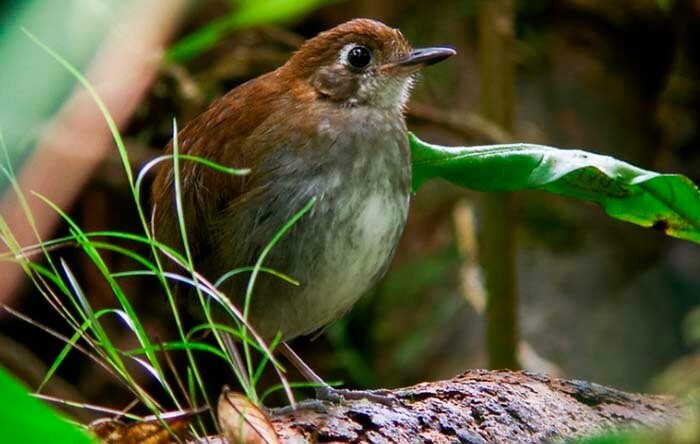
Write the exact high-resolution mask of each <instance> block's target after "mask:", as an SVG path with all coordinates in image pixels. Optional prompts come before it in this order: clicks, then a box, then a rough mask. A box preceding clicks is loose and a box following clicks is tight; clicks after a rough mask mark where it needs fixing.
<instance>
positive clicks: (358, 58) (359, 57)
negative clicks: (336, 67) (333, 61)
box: [340, 43, 372, 69]
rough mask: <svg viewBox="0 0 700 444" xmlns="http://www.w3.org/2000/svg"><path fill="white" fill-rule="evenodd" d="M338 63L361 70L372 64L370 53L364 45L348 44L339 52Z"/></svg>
mask: <svg viewBox="0 0 700 444" xmlns="http://www.w3.org/2000/svg"><path fill="white" fill-rule="evenodd" d="M340 63H342V64H344V65H347V66H350V67H351V68H353V69H363V68H366V67H367V66H369V64H370V63H372V51H370V50H369V48H367V47H366V46H364V45H360V44H358V43H349V44H347V45H345V46H343V49H342V50H341V51H340Z"/></svg>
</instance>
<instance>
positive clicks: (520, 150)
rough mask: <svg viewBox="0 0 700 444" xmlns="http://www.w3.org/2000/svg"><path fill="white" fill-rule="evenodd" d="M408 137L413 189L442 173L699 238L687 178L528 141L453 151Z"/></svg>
mask: <svg viewBox="0 0 700 444" xmlns="http://www.w3.org/2000/svg"><path fill="white" fill-rule="evenodd" d="M409 138H410V142H411V153H412V157H413V189H414V190H416V189H418V187H419V186H420V185H421V184H423V183H424V182H425V181H426V180H428V179H431V178H437V177H440V178H443V179H447V180H449V181H450V182H453V183H455V184H457V185H460V186H462V187H465V188H471V189H474V190H478V191H515V190H523V189H538V190H544V191H549V192H551V193H556V194H561V195H564V196H569V197H575V198H578V199H583V200H588V201H592V202H596V203H598V204H600V205H601V206H602V207H603V208H604V209H605V211H606V212H607V213H608V215H610V216H612V217H614V218H616V219H620V220H624V221H626V222H631V223H634V224H637V225H641V226H643V227H653V228H658V229H661V230H663V231H664V232H666V233H667V234H669V235H670V236H674V237H678V238H681V239H686V240H690V241H693V242H697V243H700V192H699V191H698V188H697V186H696V185H695V184H694V183H693V182H692V181H691V180H690V179H688V178H687V177H685V176H682V175H679V174H660V173H656V172H653V171H647V170H643V169H641V168H638V167H635V166H634V165H630V164H628V163H625V162H622V161H620V160H617V159H614V158H612V157H610V156H602V155H599V154H593V153H588V152H585V151H580V150H562V149H557V148H552V147H548V146H542V145H534V144H526V143H519V144H509V145H488V146H475V147H453V148H452V147H444V146H439V145H431V144H428V143H425V142H423V141H421V140H420V139H418V138H417V137H416V136H414V135H413V134H410V135H409Z"/></svg>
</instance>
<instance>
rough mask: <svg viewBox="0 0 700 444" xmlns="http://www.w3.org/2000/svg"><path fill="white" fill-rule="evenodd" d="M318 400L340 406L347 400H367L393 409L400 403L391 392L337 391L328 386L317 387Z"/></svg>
mask: <svg viewBox="0 0 700 444" xmlns="http://www.w3.org/2000/svg"><path fill="white" fill-rule="evenodd" d="M316 399H317V400H322V401H327V402H334V403H338V404H342V403H343V402H344V401H347V400H356V399H366V400H368V401H372V402H377V403H379V404H384V405H386V406H389V407H393V406H394V404H396V403H397V402H398V400H397V399H396V397H395V396H394V395H392V394H391V392H390V391H389V390H348V389H336V388H333V387H331V386H330V385H327V384H324V385H322V386H319V387H316Z"/></svg>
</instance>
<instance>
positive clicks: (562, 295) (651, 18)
mask: <svg viewBox="0 0 700 444" xmlns="http://www.w3.org/2000/svg"><path fill="white" fill-rule="evenodd" d="M256 3H258V4H262V3H265V4H266V5H268V6H269V7H268V8H267V9H266V8H258V9H256V8H255V7H252V6H251V5H255V4H256ZM287 3H290V2H284V1H280V0H269V1H267V2H265V1H263V0H257V1H253V0H247V1H243V0H240V1H224V0H200V1H196V2H187V1H184V0H182V1H180V0H177V1H163V0H160V1H159V0H148V1H140V2H139V1H109V0H66V1H64V2H45V1H40V0H37V1H19V0H16V1H12V0H10V1H7V0H6V1H0V60H2V64H3V68H2V69H1V70H0V134H2V137H3V140H4V143H5V145H6V147H7V152H8V156H7V158H8V159H7V161H9V163H10V164H11V165H12V168H13V170H14V172H15V174H16V175H17V177H18V179H19V182H20V185H21V186H22V188H23V190H25V192H27V193H28V194H29V191H30V190H36V191H39V192H41V193H43V194H45V195H47V196H49V197H50V198H51V199H52V200H53V201H54V202H56V203H57V204H58V205H59V206H60V207H61V208H62V209H63V210H65V211H67V212H68V214H69V215H70V217H71V218H72V219H73V220H75V221H76V223H78V224H79V225H80V226H81V227H82V228H83V229H84V230H86V231H88V230H89V231H97V230H120V231H125V232H138V231H139V230H140V224H139V221H138V219H137V217H136V212H135V207H134V202H133V197H132V195H131V194H130V191H129V188H128V182H127V179H126V176H125V174H124V169H123V166H122V164H121V159H120V158H119V156H118V152H117V150H116V148H115V146H114V143H113V141H112V138H111V136H110V134H109V130H108V127H107V125H106V124H105V122H104V119H103V118H102V116H101V115H100V113H99V110H98V109H97V107H96V106H95V105H94V103H93V102H92V101H91V99H90V98H89V97H88V96H87V94H85V92H84V91H83V90H82V89H80V88H78V87H77V84H76V81H75V78H74V77H73V76H72V75H71V74H70V73H69V72H68V71H67V70H66V69H65V68H64V67H62V66H61V65H60V64H58V63H57V62H56V61H55V60H53V59H52V58H51V57H50V56H48V55H47V53H46V52H44V51H43V50H42V49H41V48H40V47H39V46H37V45H36V44H35V43H33V42H32V41H31V40H30V38H29V37H28V36H27V35H26V34H25V33H23V32H22V29H21V28H25V29H26V30H28V31H29V32H30V33H32V34H34V35H36V36H37V37H38V38H39V39H41V40H42V41H43V42H44V43H46V44H47V45H49V46H50V47H51V48H53V49H54V50H55V51H56V52H57V53H59V54H60V55H61V56H62V57H64V58H65V59H66V60H68V61H69V62H70V63H71V64H73V65H74V66H76V67H77V68H78V69H79V70H80V71H81V72H85V73H87V75H88V77H89V79H90V80H91V82H92V83H93V84H94V85H95V88H96V89H97V91H98V92H99V94H100V95H101V96H102V97H103V99H104V100H105V103H106V105H107V107H108V108H109V110H110V112H111V113H112V115H113V116H114V119H115V121H116V124H117V125H118V126H119V128H120V129H121V133H122V136H123V138H124V141H125V144H126V148H127V150H128V152H129V156H130V159H131V162H132V166H133V168H134V169H138V168H140V167H141V166H142V165H143V164H145V163H146V162H148V161H149V160H151V159H153V158H155V157H156V156H158V155H160V154H161V153H162V148H163V147H164V145H165V144H166V143H167V142H168V140H169V139H170V137H171V132H172V122H173V118H176V119H177V121H178V123H179V125H180V126H184V124H185V123H186V122H187V121H188V120H189V119H190V118H192V117H193V116H194V115H196V114H197V113H198V112H200V111H201V110H203V109H204V107H205V106H206V105H207V104H208V103H209V102H210V101H212V100H213V99H215V98H216V97H219V96H221V95H222V94H224V93H225V92H226V91H228V90H229V89H231V88H233V87H235V86H236V85H238V84H240V83H242V82H244V81H246V80H248V79H250V78H253V77H256V76H258V75H260V74H263V73H265V72H268V71H270V70H273V69H275V68H276V67H277V66H279V65H281V64H282V63H284V61H285V60H286V59H287V58H288V57H289V56H290V54H291V53H292V51H294V49H295V48H296V47H298V46H299V44H301V43H302V42H303V41H304V39H306V38H308V37H311V36H313V35H315V34H316V33H318V32H320V31H322V30H325V29H327V28H330V27H332V26H334V25H336V24H339V23H341V22H343V21H346V20H349V19H351V18H355V17H371V18H375V19H378V20H381V21H383V22H385V23H387V24H389V25H391V26H394V27H398V28H400V29H401V31H402V32H403V33H404V34H405V35H406V36H407V38H408V39H409V41H411V42H412V43H413V44H414V45H415V46H431V45H450V46H453V47H455V48H456V49H457V51H458V55H457V56H456V57H455V58H453V59H452V60H450V61H449V62H446V63H442V64H440V65H437V66H435V67H431V68H430V69H428V70H425V71H424V73H423V75H422V77H421V79H420V81H419V82H418V84H417V86H416V88H415V91H414V94H413V96H412V97H413V98H412V101H411V105H410V107H409V110H408V126H409V128H410V129H411V130H412V131H414V132H415V133H416V134H417V135H418V136H419V137H420V138H422V139H423V140H426V141H430V142H432V143H439V144H444V145H477V144H489V143H496V142H504V141H519V142H532V143H540V144H545V145H551V146H556V147H560V148H580V149H585V150H589V151H593V152H597V153H601V154H608V155H612V156H615V157H617V158H620V159H622V160H625V161H627V162H630V163H633V164H635V165H638V166H640V167H642V168H646V169H653V170H656V171H660V172H677V173H682V174H685V175H687V176H688V177H690V178H691V179H692V180H693V181H694V182H695V183H700V150H699V149H698V147H699V146H700V145H699V143H700V132H699V127H698V125H699V124H700V2H699V1H697V0H618V1H615V2H609V1H604V0H556V1H554V0H551V1H548V0H540V1H527V2H526V1H512V2H509V1H502V0H498V1H493V2H491V1H489V2H486V1H484V2H480V1H477V0H433V1H430V2H425V1H417V0H412V1H407V0H401V1H399V0H382V1H377V0H347V1H331V2H329V1H321V0H315V1H314V0H305V1H298V2H293V3H295V6H291V7H289V6H285V5H286V4H287ZM251 10H252V11H253V12H251ZM261 10H262V12H260V11H261ZM256 11H257V12H256ZM246 14H247V15H246ZM256 14H257V15H256ZM149 180H150V176H149ZM0 190H2V191H3V192H4V197H3V199H2V202H0V215H2V216H3V218H5V219H6V220H7V221H8V224H9V225H10V228H11V229H12V230H13V232H14V233H15V235H16V237H17V239H18V240H19V242H20V243H21V244H22V245H31V244H34V243H36V237H35V234H34V232H33V229H32V228H31V227H30V225H29V224H28V223H27V221H26V218H24V216H23V215H22V211H21V205H20V203H19V202H18V201H17V199H16V198H14V194H13V193H12V191H11V188H10V186H9V184H8V182H7V181H3V182H2V183H1V184H0ZM144 195H147V193H144ZM29 204H30V206H31V207H32V209H33V212H34V214H35V217H36V226H37V227H38V230H39V231H40V232H41V235H42V237H43V238H44V239H50V238H53V237H59V236H62V235H66V234H67V233H68V227H67V225H66V224H65V223H63V222H61V221H60V218H59V217H58V216H57V215H56V214H55V212H54V211H53V210H51V209H50V208H48V207H47V206H46V205H44V204H42V203H40V202H39V201H38V199H36V198H34V197H31V196H30V198H29ZM144 204H147V202H146V201H145V199H144ZM494 238H496V241H494V240H493V239H494ZM143 253H144V254H148V253H147V250H146V249H145V248H144V250H143ZM52 254H53V255H54V256H55V257H60V258H63V259H65V260H66V261H67V263H68V264H69V265H70V266H71V269H72V270H73V271H74V273H75V274H76V277H77V279H78V280H79V281H80V283H81V285H82V287H83V289H84V290H85V293H86V294H87V295H88V297H89V299H90V300H91V301H92V303H93V304H94V305H95V306H96V307H110V306H113V305H114V304H116V301H115V299H114V295H113V293H112V291H111V289H110V287H109V285H108V283H107V282H106V281H105V280H104V279H103V277H102V276H101V275H100V274H99V273H97V272H96V270H95V267H94V265H92V264H91V262H90V261H89V260H88V259H87V258H86V257H85V255H84V254H82V253H81V252H80V250H79V249H77V248H73V247H66V248H62V249H58V250H56V251H54V252H53V253H52ZM105 258H106V260H107V264H108V266H109V267H110V269H111V270H114V271H119V270H127V269H130V268H133V263H132V262H130V261H129V260H127V259H125V258H124V257H123V256H121V255H118V254H109V253H105ZM37 260H41V259H40V257H39V256H38V257H37ZM494 270H498V271H494ZM0 273H2V274H0V281H2V282H0V302H2V303H3V304H7V305H9V306H11V307H13V308H15V309H17V310H19V311H20V312H22V313H24V314H26V315H27V316H30V317H31V318H33V319H35V320H37V321H38V322H41V323H43V324H46V325H49V326H51V327H52V328H55V329H56V330H59V331H62V328H63V327H62V326H61V320H60V319H58V318H57V317H56V316H55V314H54V313H53V311H52V310H51V308H50V306H49V304H48V303H47V302H46V301H45V300H44V299H42V298H41V296H40V295H39V294H38V292H37V290H36V289H35V288H34V286H33V285H32V284H31V282H29V281H27V280H26V279H24V278H23V276H24V275H23V273H22V270H21V269H20V268H19V267H18V266H16V265H13V264H8V263H5V264H3V265H2V268H0ZM483 276H487V277H488V280H485V279H484V278H483ZM122 285H123V288H124V289H125V291H126V292H127V295H128V297H129V299H130V300H131V301H132V303H133V304H134V305H135V306H136V308H137V310H138V313H139V315H140V317H141V319H142V321H143V322H144V324H145V325H146V327H147V330H148V331H149V333H151V335H152V336H153V337H154V338H159V340H167V339H169V338H171V337H172V336H173V332H172V331H169V329H168V322H165V321H164V319H167V318H168V314H167V310H168V307H167V306H166V304H165V299H164V297H163V295H162V294H160V293H159V292H160V290H159V289H158V287H157V285H155V284H154V283H153V282H151V281H150V280H149V279H147V278H143V279H136V278H133V279H128V280H125V281H123V282H122ZM489 291H491V292H501V293H503V294H504V295H506V297H505V298H503V299H502V300H504V301H505V302H504V303H503V304H504V307H500V308H498V307H497V308H496V309H502V310H505V312H508V311H509V310H511V311H510V315H507V316H505V317H504V318H500V319H505V321H499V322H493V321H492V322H491V323H490V326H488V328H487V322H486V321H485V315H484V311H485V307H486V305H487V304H486V298H487V296H486V295H487V294H488V293H489ZM699 304H700V247H699V246H698V245H695V244H692V243H689V242H684V241H679V240H675V239H672V238H669V237H666V236H664V235H663V234H662V233H660V232H657V231H653V230H647V229H643V228H640V227H637V226H633V225H630V224H625V223H622V222H619V221H614V220H612V219H610V218H608V217H607V216H606V215H605V214H604V213H603V211H602V210H601V209H599V208H598V207H596V206H594V205H591V204H588V203H583V202H579V201H574V200H570V199H565V198H561V197H558V196H554V195H549V194H545V193H542V192H517V193H514V194H511V195H508V196H489V195H482V194H480V193H474V192H469V191H466V190H462V189H458V188H456V187H454V186H451V185H449V184H447V183H445V182H440V181H434V182H430V183H428V184H426V185H425V186H424V187H422V188H421V189H420V191H419V192H418V193H417V194H416V195H415V197H414V199H413V203H412V208H411V213H410V217H409V223H408V226H407V229H406V232H405V234H404V237H403V240H402V242H401V245H400V247H399V250H398V252H397V255H396V258H395V260H394V262H393V264H392V266H391V269H390V271H389V273H388V275H387V276H386V278H385V279H384V280H383V281H382V282H381V284H379V285H378V286H377V288H375V289H374V290H373V291H372V292H371V293H370V294H368V295H366V297H364V298H363V299H362V300H361V301H360V303H358V305H357V306H356V308H355V309H354V310H353V311H352V312H351V313H350V314H349V315H347V316H346V317H345V318H344V319H342V320H341V321H339V322H337V323H336V324H334V325H332V326H331V327H330V328H328V329H327V331H326V332H325V334H323V335H322V336H320V337H318V338H317V339H316V340H314V341H309V340H308V339H306V338H303V339H300V340H297V341H295V343H294V344H293V346H294V347H295V349H296V350H297V352H298V353H299V354H300V355H301V356H302V357H304V358H305V359H306V360H307V361H308V362H309V363H310V365H311V366H312V367H313V368H315V369H316V370H317V371H318V372H319V374H321V375H322V376H324V377H325V378H326V379H328V380H341V381H344V382H345V383H346V385H348V386H350V387H358V388H377V387H397V386H402V385H407V384H413V383H417V382H421V381H426V380H435V379H439V378H448V377H452V376H454V375H456V374H458V373H460V372H463V371H465V370H467V369H469V368H482V367H489V366H492V367H497V368H500V367H510V368H516V367H521V368H525V369H528V370H533V371H539V372H544V373H548V374H552V375H558V376H563V377H568V378H581V379H586V380H591V381H595V382H598V383H601V384H606V385H611V386H614V387H617V388H620V389H624V390H630V391H649V390H668V389H669V384H670V382H673V383H674V384H676V385H677V384H678V383H679V382H682V381H683V380H684V379H688V380H689V379H690V376H691V375H693V374H698V373H697V370H698V366H700V364H697V361H698V359H696V358H695V355H694V353H695V352H696V351H697V346H698V344H700V310H699V309H698V306H699ZM509 316H510V317H509ZM513 316H514V318H513ZM509 319H510V320H509ZM63 329H64V330H65V328H63ZM487 331H489V332H490V333H489V334H490V335H495V337H496V338H495V339H493V338H491V339H487V334H486V332H487ZM513 332H515V333H517V336H516V335H515V334H514V333H513ZM501 333H504V335H505V336H506V337H505V338H501V339H500V340H499V338H498V335H499V334H501ZM113 334H114V340H115V342H117V343H118V344H120V345H122V346H123V347H125V348H128V347H130V346H131V347H133V346H134V344H133V341H134V340H133V338H132V337H131V336H130V334H129V332H128V331H127V330H126V329H120V328H119V325H118V324H117V323H115V325H114V332H113ZM120 335H123V337H121V336H120ZM499 341H501V342H499ZM487 344H491V347H489V346H488V345H487ZM493 344H506V345H505V346H503V347H501V348H503V349H504V350H505V351H504V350H501V349H496V350H494V346H493ZM508 344H510V345H508ZM62 346H63V344H62V343H61V342H60V341H58V340H56V339H54V338H51V337H49V336H48V335H46V334H45V333H44V332H42V331H40V330H39V329H37V328H36V327H34V326H32V325H29V324H27V323H25V322H23V321H21V320H18V319H16V318H15V317H12V316H9V315H8V314H7V313H3V314H0V365H2V366H4V367H6V368H7V369H8V370H10V371H11V372H12V373H13V374H14V375H16V376H17V377H18V378H20V379H22V380H24V381H25V382H27V384H28V385H29V386H30V387H32V388H35V387H36V385H37V384H38V383H39V381H41V379H42V378H43V375H44V374H45V372H46V369H47V368H48V366H50V365H51V363H52V362H53V360H54V359H55V358H56V356H57V355H58V353H59V351H60V350H61V348H62ZM509 347H510V348H509ZM509 350H510V351H512V353H510V355H509ZM499 352H504V356H503V357H501V358H498V357H497V358H494V356H490V354H491V355H493V354H494V353H496V354H497V353H499ZM503 363H505V364H503ZM213 365H215V364H213ZM214 368H216V367H214ZM669 375H670V376H669ZM679 375H680V376H679ZM57 376H58V377H57V378H54V379H53V382H52V384H51V385H50V386H49V387H48V392H50V393H53V394H56V395H57V396H62V397H65V398H68V399H73V400H83V401H90V402H92V403H94V404H104V405H110V406H113V407H114V406H121V405H125V404H126V403H128V401H129V400H130V398H129V394H128V393H126V392H124V391H123V390H122V389H121V388H119V386H118V385H117V383H116V381H113V380H112V378H111V377H110V375H109V374H107V373H105V372H104V371H103V370H102V369H101V368H99V367H98V366H96V365H95V364H94V363H91V362H90V361H89V360H87V359H84V358H82V357H80V356H78V355H76V356H71V357H69V359H68V360H66V362H65V363H64V364H63V365H62V366H61V368H59V371H58V373H57ZM143 377H144V380H145V379H147V376H146V375H144V376H143ZM216 378H218V379H220V380H221V381H220V382H221V383H227V382H228V383H230V382H231V381H230V377H229V376H228V375H227V374H225V373H223V372H222V373H218V374H217V376H216ZM214 379H215V378H212V382H213V381H214ZM296 379H299V378H296ZM664 381H666V382H664ZM218 382H219V381H217V382H216V383H215V384H218ZM219 387H220V385H216V386H215V387H214V388H213V389H212V390H213V391H218V390H219Z"/></svg>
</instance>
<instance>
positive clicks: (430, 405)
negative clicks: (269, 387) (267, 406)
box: [271, 370, 681, 444]
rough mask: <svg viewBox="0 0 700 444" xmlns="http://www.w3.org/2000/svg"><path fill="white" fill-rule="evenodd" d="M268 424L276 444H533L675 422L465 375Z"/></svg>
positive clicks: (554, 390) (542, 386)
mask: <svg viewBox="0 0 700 444" xmlns="http://www.w3.org/2000/svg"><path fill="white" fill-rule="evenodd" d="M391 393H392V394H393V395H394V396H395V397H396V398H397V400H398V402H397V403H396V404H395V405H394V406H391V407H389V406H387V405H383V404H380V403H375V402H370V401H367V400H357V401H347V402H345V403H344V404H342V405H332V406H329V407H328V409H327V410H326V411H324V412H318V411H314V410H298V411H295V412H291V413H288V414H285V415H281V416H277V417H273V418H271V421H272V425H273V427H274V429H275V430H276V432H277V435H278V436H279V440H280V442H282V443H284V442H292V443H303V442H311V443H316V442H337V443H344V442H367V443H386V442H392V443H454V442H458V443H468V444H480V443H536V442H549V441H552V440H554V441H559V440H562V439H568V438H574V437H579V436H588V435H593V434H597V433H600V432H602V431H605V430H609V429H613V428H614V429H630V428H640V427H649V428H654V427H660V426H663V425H668V424H669V423H671V422H672V421H673V420H674V419H677V418H679V417H680V415H681V407H680V404H679V403H678V402H676V401H675V400H673V399H671V398H669V397H663V396H652V395H642V394H632V393H626V392H622V391H619V390H615V389H612V388H608V387H605V386H602V385H599V384H595V383H591V382H586V381H581V380H566V379H556V378H549V377H547V376H544V375H539V374H534V373H528V372H508V371H505V372H494V371H485V370H471V371H468V372H466V373H464V374H462V375H460V376H457V377H455V378H453V379H451V380H445V381H438V382H432V383H422V384H418V385H415V386H412V387H408V388H402V389H396V390H392V391H391Z"/></svg>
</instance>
